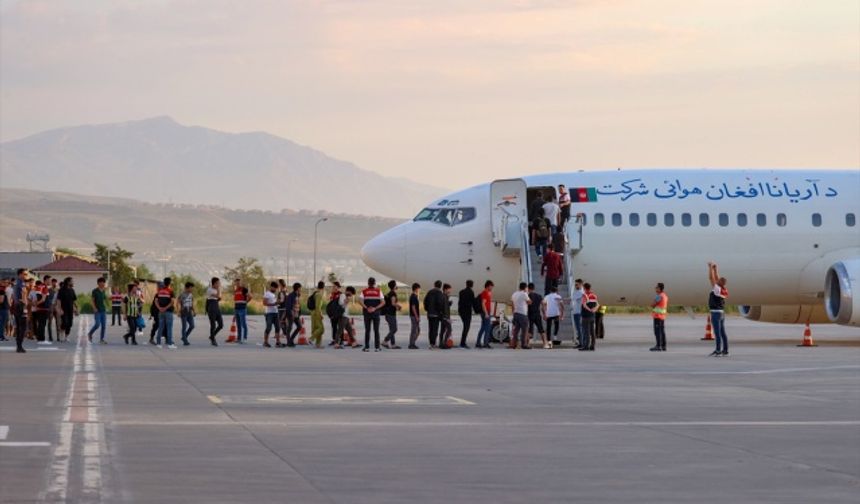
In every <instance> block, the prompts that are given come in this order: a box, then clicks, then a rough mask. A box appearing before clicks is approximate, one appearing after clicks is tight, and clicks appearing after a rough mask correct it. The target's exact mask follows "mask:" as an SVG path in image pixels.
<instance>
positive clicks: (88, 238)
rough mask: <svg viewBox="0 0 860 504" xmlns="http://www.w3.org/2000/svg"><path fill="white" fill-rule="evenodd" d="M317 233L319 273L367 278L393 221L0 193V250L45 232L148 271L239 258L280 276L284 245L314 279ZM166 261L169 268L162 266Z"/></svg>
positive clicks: (197, 270)
mask: <svg viewBox="0 0 860 504" xmlns="http://www.w3.org/2000/svg"><path fill="white" fill-rule="evenodd" d="M323 216H327V217H329V220H328V221H327V222H324V223H322V224H320V226H319V252H318V263H317V264H318V265H317V270H318V272H325V271H326V270H330V271H335V272H336V274H337V275H338V276H339V277H344V278H348V279H357V280H360V279H362V278H366V276H367V274H368V273H369V272H370V271H369V270H368V269H367V268H366V267H365V266H364V264H363V263H362V262H361V259H360V256H359V251H360V250H361V247H362V246H363V245H364V243H365V242H366V241H367V240H369V239H370V238H371V237H373V236H374V235H376V234H377V233H380V232H382V231H384V230H385V229H388V228H389V227H391V226H393V225H395V224H397V223H399V222H400V221H399V220H397V219H388V218H382V217H364V216H355V215H345V214H334V213H318V212H310V211H301V212H296V211H281V212H270V211H262V210H249V211H244V210H231V209H226V208H219V207H214V206H212V207H203V206H194V205H177V204H174V205H168V204H152V203H145V202H141V201H137V200H131V199H123V198H104V197H101V198H94V197H89V196H81V195H75V194H70V193H54V192H40V191H30V190H12V189H7V188H0V250H25V249H26V248H27V242H26V241H25V236H26V234H27V232H31V231H38V232H47V233H50V235H51V242H50V245H51V246H53V247H58V246H61V247H68V248H72V249H77V250H80V251H82V252H85V253H89V252H90V251H91V250H89V249H91V248H92V244H93V242H100V243H109V244H112V243H118V244H119V245H120V246H122V247H123V248H126V249H129V250H132V251H135V252H136V255H135V260H140V261H142V262H144V263H145V264H146V265H147V266H148V267H149V268H150V269H151V270H152V271H154V272H161V271H162V269H163V268H166V269H167V270H171V269H173V270H175V271H177V272H189V273H192V274H194V275H195V276H197V277H198V278H200V279H205V278H206V277H207V276H211V275H215V274H220V272H221V269H222V268H223V267H224V266H225V265H231V264H235V262H236V260H237V259H238V258H239V257H242V256H251V257H256V258H258V259H259V260H260V261H261V263H262V264H263V267H264V268H265V270H266V271H267V273H270V274H273V275H279V276H284V275H285V274H286V270H287V265H286V255H287V247H288V243H289V242H290V241H291V240H296V241H295V242H293V243H292V244H291V245H290V249H291V250H290V252H291V256H292V261H291V268H290V269H291V271H290V273H291V276H292V278H294V279H296V280H299V281H307V280H309V279H310V277H311V276H312V273H311V271H312V257H313V232H314V223H315V222H316V221H317V220H318V219H319V218H320V217H323ZM165 257H169V260H167V261H164V258H165Z"/></svg>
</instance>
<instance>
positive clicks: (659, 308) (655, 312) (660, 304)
mask: <svg viewBox="0 0 860 504" xmlns="http://www.w3.org/2000/svg"><path fill="white" fill-rule="evenodd" d="M657 298H658V300H657V304H656V305H654V307H653V308H651V316H652V317H654V318H655V319H658V320H666V310H667V309H668V308H669V296H667V295H666V293H665V292H661V293H660V294H658V295H657Z"/></svg>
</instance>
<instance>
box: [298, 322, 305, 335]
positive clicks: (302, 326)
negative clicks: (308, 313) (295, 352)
mask: <svg viewBox="0 0 860 504" xmlns="http://www.w3.org/2000/svg"><path fill="white" fill-rule="evenodd" d="M299 327H301V329H299V334H301V335H302V336H304V335H305V318H304V317H299Z"/></svg>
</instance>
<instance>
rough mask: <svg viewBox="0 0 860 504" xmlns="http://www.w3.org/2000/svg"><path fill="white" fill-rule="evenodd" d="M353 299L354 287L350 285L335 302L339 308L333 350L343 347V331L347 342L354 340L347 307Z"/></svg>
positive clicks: (353, 330)
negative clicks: (345, 332)
mask: <svg viewBox="0 0 860 504" xmlns="http://www.w3.org/2000/svg"><path fill="white" fill-rule="evenodd" d="M353 298H355V287H353V286H351V285H350V286H349V287H347V288H346V291H344V292H343V293H342V294H341V295H340V297H339V298H338V300H337V303H338V306H339V307H340V308H339V309H338V316H339V319H340V324H338V330H337V333H336V335H335V345H334V347H335V348H343V347H344V345H345V343H344V341H343V333H344V331H347V332H348V334H349V340H353V339H355V328H354V327H352V324H350V323H349V305H350V304H352V300H353Z"/></svg>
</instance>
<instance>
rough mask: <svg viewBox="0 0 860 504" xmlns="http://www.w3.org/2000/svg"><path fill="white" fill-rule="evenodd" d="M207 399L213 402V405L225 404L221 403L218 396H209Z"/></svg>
mask: <svg viewBox="0 0 860 504" xmlns="http://www.w3.org/2000/svg"><path fill="white" fill-rule="evenodd" d="M206 398H207V399H209V400H210V401H212V404H221V403H222V402H223V401H221V398H220V397H218V396H216V395H208V396H206Z"/></svg>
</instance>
